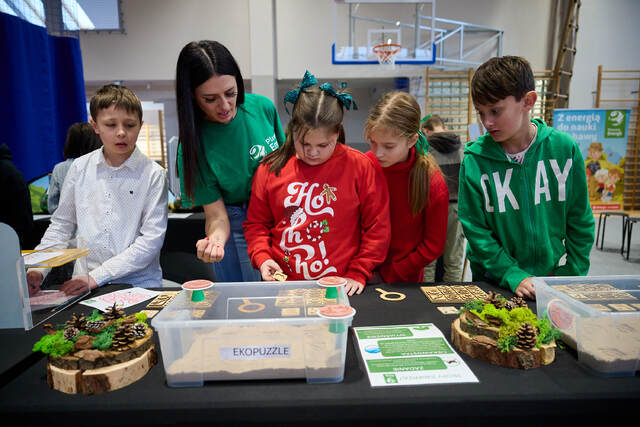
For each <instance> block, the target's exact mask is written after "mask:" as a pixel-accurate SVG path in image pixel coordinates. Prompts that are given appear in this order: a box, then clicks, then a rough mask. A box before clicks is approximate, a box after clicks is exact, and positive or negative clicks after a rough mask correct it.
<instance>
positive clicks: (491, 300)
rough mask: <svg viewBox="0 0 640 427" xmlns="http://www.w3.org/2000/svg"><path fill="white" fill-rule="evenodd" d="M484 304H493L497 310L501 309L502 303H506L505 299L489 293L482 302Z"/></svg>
mask: <svg viewBox="0 0 640 427" xmlns="http://www.w3.org/2000/svg"><path fill="white" fill-rule="evenodd" d="M482 302H484V303H485V304H493V305H494V306H495V307H496V308H497V309H500V308H503V307H504V303H505V302H506V299H505V297H503V296H502V295H500V294H497V293H495V292H493V291H489V294H488V295H487V296H486V297H485V299H484V300H483V301H482Z"/></svg>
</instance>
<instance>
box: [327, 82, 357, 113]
mask: <svg viewBox="0 0 640 427" xmlns="http://www.w3.org/2000/svg"><path fill="white" fill-rule="evenodd" d="M320 89H321V90H323V91H325V92H327V93H330V94H331V95H333V96H335V97H336V98H338V101H340V103H341V104H342V105H344V107H345V108H346V109H347V110H350V109H351V104H353V109H354V110H357V109H358V106H357V105H356V101H354V100H353V97H352V96H351V95H349V94H348V93H344V92H336V90H335V89H334V88H333V86H331V84H330V83H322V84H321V85H320Z"/></svg>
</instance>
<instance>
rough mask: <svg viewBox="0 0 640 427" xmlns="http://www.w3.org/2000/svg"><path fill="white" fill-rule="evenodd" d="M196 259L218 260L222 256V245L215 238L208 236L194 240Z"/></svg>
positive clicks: (220, 259) (205, 260)
mask: <svg viewBox="0 0 640 427" xmlns="http://www.w3.org/2000/svg"><path fill="white" fill-rule="evenodd" d="M196 250H197V253H198V259H201V260H202V261H204V262H220V261H222V258H224V246H223V245H222V244H221V243H220V242H219V241H217V240H211V239H209V238H208V237H205V238H204V239H200V240H198V241H197V242H196Z"/></svg>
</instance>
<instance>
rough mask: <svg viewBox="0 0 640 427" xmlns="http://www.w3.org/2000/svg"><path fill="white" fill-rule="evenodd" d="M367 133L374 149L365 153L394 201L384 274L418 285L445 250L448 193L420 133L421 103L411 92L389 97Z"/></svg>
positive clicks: (373, 113)
mask: <svg viewBox="0 0 640 427" xmlns="http://www.w3.org/2000/svg"><path fill="white" fill-rule="evenodd" d="M364 134H365V138H366V139H367V140H368V141H369V147H370V148H371V150H370V151H369V152H367V153H366V155H367V157H369V158H370V159H371V161H373V162H375V163H377V164H379V165H380V166H382V170H383V173H384V177H385V179H386V186H387V187H388V188H389V197H390V198H389V200H390V201H389V208H390V211H391V245H390V247H389V252H388V253H387V254H386V257H385V261H384V263H383V264H382V265H381V266H380V269H379V275H380V276H381V278H382V280H383V281H384V282H387V283H397V282H409V283H419V282H421V281H422V278H423V274H424V268H425V266H427V265H428V264H429V263H431V262H433V261H435V260H436V259H438V257H439V256H440V255H442V251H443V250H444V244H445V237H446V235H447V203H448V201H449V194H448V190H447V186H446V184H445V182H444V179H443V177H442V174H441V173H440V168H438V165H437V164H436V161H435V159H434V158H433V156H431V155H430V154H429V153H428V150H429V144H428V143H427V140H426V139H425V136H424V135H423V134H422V132H421V131H420V106H419V105H418V102H417V101H416V100H415V98H414V97H413V96H411V95H409V94H408V93H406V92H401V91H396V92H390V93H388V94H386V95H384V96H383V97H382V98H381V99H380V100H379V101H378V102H377V103H376V105H375V106H374V107H373V108H372V109H371V112H370V113H369V117H368V118H367V121H366V123H365V129H364ZM373 280H374V281H375V280H376V278H375V277H374V279H373Z"/></svg>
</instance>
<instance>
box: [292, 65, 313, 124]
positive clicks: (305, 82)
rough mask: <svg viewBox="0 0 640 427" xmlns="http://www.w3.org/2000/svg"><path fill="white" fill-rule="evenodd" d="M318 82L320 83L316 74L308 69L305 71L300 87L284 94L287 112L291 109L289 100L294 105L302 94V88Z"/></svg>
mask: <svg viewBox="0 0 640 427" xmlns="http://www.w3.org/2000/svg"><path fill="white" fill-rule="evenodd" d="M317 84H318V80H316V76H314V75H313V74H311V73H310V72H309V70H306V71H305V72H304V76H303V77H302V81H301V82H300V86H299V87H298V89H293V90H290V91H289V92H287V94H286V95H285V96H284V109H285V110H286V111H287V113H289V110H288V109H287V102H290V103H292V104H293V105H296V102H297V101H298V97H299V96H300V91H301V90H302V89H306V88H308V87H311V86H313V85H317ZM289 114H291V113H289Z"/></svg>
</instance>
